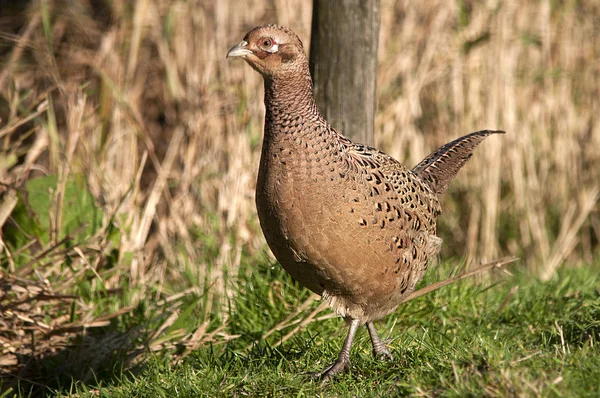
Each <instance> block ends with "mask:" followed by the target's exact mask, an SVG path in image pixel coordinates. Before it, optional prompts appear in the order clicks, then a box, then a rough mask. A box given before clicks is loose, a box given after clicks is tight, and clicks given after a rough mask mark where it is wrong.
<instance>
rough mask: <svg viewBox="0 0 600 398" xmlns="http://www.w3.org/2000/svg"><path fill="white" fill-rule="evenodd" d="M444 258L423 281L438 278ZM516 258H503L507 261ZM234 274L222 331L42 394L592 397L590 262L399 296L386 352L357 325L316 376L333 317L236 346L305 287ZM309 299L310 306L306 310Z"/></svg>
mask: <svg viewBox="0 0 600 398" xmlns="http://www.w3.org/2000/svg"><path fill="white" fill-rule="evenodd" d="M452 267H453V265H451V264H450V263H448V264H443V265H440V266H439V267H438V268H437V269H434V270H431V271H430V272H429V273H428V275H427V277H426V280H425V281H424V282H423V284H429V283H432V282H434V281H436V280H439V279H442V278H444V277H446V276H447V275H448V274H449V273H450V272H452V271H455V270H453V268H452ZM516 267H518V265H516V266H515V268H516ZM246 275H247V277H243V278H242V279H241V280H239V281H238V282H237V284H236V285H237V286H238V294H237V296H236V297H235V298H234V299H233V301H232V302H231V305H230V306H231V309H230V312H231V313H230V323H229V326H228V332H230V333H232V334H240V335H241V337H239V338H238V339H235V340H233V341H231V342H229V343H228V344H227V345H226V346H224V345H221V346H206V347H204V348H201V349H198V350H195V351H194V352H193V353H192V354H191V355H189V356H187V357H186V358H184V359H182V360H180V361H178V362H176V363H175V365H173V364H172V363H171V358H170V357H169V355H168V354H166V353H163V354H160V353H159V354H156V355H155V356H153V357H152V358H151V359H150V360H149V361H148V362H146V363H145V364H144V365H143V366H142V367H141V368H140V369H138V370H137V371H135V372H126V373H121V372H120V371H118V370H116V371H115V372H114V377H113V378H112V379H106V378H105V379H103V380H98V381H97V382H94V383H89V384H88V385H83V384H81V383H74V384H73V385H71V386H67V385H65V386H63V387H62V388H60V389H59V390H54V391H53V393H59V394H60V395H69V394H77V395H78V396H82V397H84V396H89V397H97V396H104V397H130V396H138V397H149V396H152V397H173V396H179V397H186V396H189V397H197V396H211V397H212V396H247V395H248V396H330V395H331V396H385V395H391V396H398V395H413V394H416V395H421V394H425V395H427V396H432V395H433V396H438V395H442V396H482V395H488V396H489V395H492V396H514V395H518V396H521V395H525V396H536V395H542V396H597V395H598V394H600V390H599V387H598V385H599V383H598V380H600V346H599V344H600V267H599V266H598V265H595V266H583V267H578V268H569V269H563V270H561V271H560V272H559V273H558V274H557V275H556V276H555V277H554V278H553V279H552V280H551V281H549V282H546V283H542V282H539V281H537V280H535V279H533V278H532V277H531V276H530V275H528V274H526V273H518V272H517V273H516V275H515V276H513V277H508V278H502V280H500V279H498V282H495V283H484V284H476V283H475V282H474V281H462V282H458V283H456V284H454V285H452V286H449V287H446V288H443V289H440V290H438V291H435V292H433V293H431V294H429V295H427V296H424V297H421V298H418V299H416V300H413V301H411V302H408V303H406V304H405V305H403V306H401V307H400V308H399V309H398V310H397V311H396V312H395V313H394V314H392V315H390V316H389V317H387V318H386V319H385V320H383V321H382V322H380V323H379V324H378V328H379V330H380V334H381V335H382V337H383V338H387V339H389V346H390V348H391V350H392V352H393V354H394V356H395V360H394V361H391V362H380V361H378V360H375V359H374V358H372V356H371V352H370V349H371V348H370V343H369V341H368V334H367V333H366V330H364V328H363V330H361V331H360V332H359V334H358V338H357V341H356V343H355V346H354V349H353V351H352V356H351V358H352V368H351V371H350V372H349V373H346V374H344V375H342V376H341V377H340V378H339V379H337V380H336V381H335V382H334V383H330V384H328V385H325V386H322V385H321V384H320V383H318V382H315V381H312V380H311V379H310V377H308V376H307V375H306V372H309V371H316V370H320V369H322V368H324V367H325V366H327V365H328V364H330V362H331V361H333V360H334V359H335V357H336V355H337V352H338V350H339V348H340V346H341V344H342V341H343V338H344V336H345V333H346V331H347V329H346V327H345V325H344V323H343V321H341V320H340V319H328V320H323V321H320V322H313V323H311V324H309V325H308V327H307V328H305V329H303V330H302V331H301V332H299V333H298V334H297V335H295V336H294V337H293V338H291V339H290V340H287V341H286V342H284V343H283V344H281V345H280V346H278V347H275V344H276V343H277V341H278V340H279V339H281V337H282V336H283V335H284V334H285V333H286V332H287V330H283V331H282V332H280V333H275V334H274V335H272V336H271V337H270V338H269V339H267V341H261V342H260V343H258V344H255V345H253V346H252V347H251V348H250V349H247V348H246V347H247V346H248V345H249V344H251V343H252V341H254V339H256V338H258V337H260V336H261V333H263V332H265V331H266V330H269V329H270V328H272V327H273V326H274V325H275V324H276V323H277V322H279V321H281V320H282V319H284V318H285V317H286V316H287V315H289V314H290V313H291V312H292V311H293V309H294V308H295V307H296V306H297V305H299V304H300V303H301V302H302V301H303V300H305V299H306V298H307V297H308V294H307V292H306V291H305V290H302V289H301V288H299V287H298V286H297V285H296V284H294V283H292V282H291V281H290V279H289V277H288V276H287V275H286V274H285V273H284V272H283V271H282V270H281V269H280V267H279V266H273V267H271V266H267V265H264V262H263V264H262V265H258V266H257V267H252V268H249V269H248V272H246ZM317 304H318V303H314V304H313V308H314V307H316V305H317Z"/></svg>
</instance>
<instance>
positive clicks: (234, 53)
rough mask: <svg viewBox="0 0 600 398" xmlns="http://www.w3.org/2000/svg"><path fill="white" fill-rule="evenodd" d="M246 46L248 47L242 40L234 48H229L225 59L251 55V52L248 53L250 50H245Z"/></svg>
mask: <svg viewBox="0 0 600 398" xmlns="http://www.w3.org/2000/svg"><path fill="white" fill-rule="evenodd" d="M247 45H248V42H247V41H246V40H242V41H241V42H239V43H238V44H236V45H235V46H233V47H231V48H230V49H229V51H227V57H226V58H230V57H244V56H246V55H250V54H252V51H250V50H248V49H247V48H246V46H247Z"/></svg>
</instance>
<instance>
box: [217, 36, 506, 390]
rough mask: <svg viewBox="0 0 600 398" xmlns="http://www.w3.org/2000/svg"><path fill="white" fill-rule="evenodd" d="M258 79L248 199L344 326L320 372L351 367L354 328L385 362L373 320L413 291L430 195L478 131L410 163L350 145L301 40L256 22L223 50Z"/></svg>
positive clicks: (478, 137)
mask: <svg viewBox="0 0 600 398" xmlns="http://www.w3.org/2000/svg"><path fill="white" fill-rule="evenodd" d="M231 57H238V58H242V59H243V60H244V61H246V62H247V63H248V64H249V65H250V66H251V67H252V68H254V69H255V70H256V71H257V72H258V73H260V74H261V75H262V76H263V79H264V89H265V90H264V96H265V97H264V102H265V108H266V114H265V126H264V139H263V146H262V153H261V159H260V166H259V171H258V181H257V186H256V206H257V210H258V217H259V220H260V225H261V228H262V231H263V233H264V236H265V238H266V241H267V243H268V245H269V247H270V248H271V250H272V251H273V254H274V255H275V257H276V258H277V260H278V261H279V263H280V264H281V265H282V266H283V268H284V269H285V270H286V271H287V272H288V273H289V274H290V275H291V276H292V277H293V278H294V279H295V280H296V281H298V282H299V283H300V284H301V285H303V286H304V287H306V288H308V289H310V290H312V291H313V292H315V293H317V294H319V295H321V296H322V299H323V300H325V301H326V302H327V303H328V304H329V306H330V307H331V309H332V310H333V311H334V312H335V313H337V314H338V315H340V316H341V317H343V318H344V319H345V321H346V323H348V324H349V331H348V335H347V337H346V340H345V342H344V345H343V347H342V349H341V351H340V353H339V355H338V358H337V360H336V361H335V362H334V363H333V364H332V365H331V366H329V367H327V368H326V369H325V370H324V371H323V372H321V373H320V376H321V378H322V379H324V380H328V379H330V378H332V377H333V376H335V375H336V374H338V373H340V372H342V371H344V370H347V369H348V368H349V366H350V349H351V346H352V342H353V340H354V337H355V335H356V332H357V330H358V328H359V327H360V326H362V325H366V327H367V329H368V332H369V335H370V337H371V342H372V345H373V353H374V355H375V356H377V357H387V358H390V359H393V357H392V354H391V353H390V351H389V349H388V348H387V347H386V345H385V344H384V343H383V341H382V340H381V339H380V338H379V336H378V335H377V331H376V329H375V326H374V325H373V321H376V320H378V319H380V318H382V317H384V316H386V315H388V314H390V313H391V312H393V311H394V310H395V309H396V308H397V307H398V305H399V304H400V303H401V302H402V301H403V300H404V299H405V298H406V297H407V296H408V295H409V294H410V293H411V292H412V291H413V290H414V288H415V285H416V284H417V282H419V280H420V279H421V278H422V277H423V274H424V273H425V270H426V269H427V264H428V262H429V260H430V259H432V258H433V257H435V256H436V255H437V253H438V252H439V250H440V246H441V243H442V240H441V239H440V238H438V237H437V236H436V219H437V217H438V216H439V215H440V212H441V208H440V202H439V197H440V195H441V194H442V193H443V192H444V191H445V190H446V188H447V186H448V183H449V182H450V180H452V179H453V178H454V176H455V175H456V173H457V172H458V171H459V169H460V168H461V167H462V166H463V165H464V164H465V162H466V161H467V160H468V159H469V158H470V157H471V154H472V151H473V149H474V148H475V147H476V146H477V145H478V144H479V143H480V142H481V141H482V140H483V139H484V138H486V137H487V136H488V135H490V134H493V133H503V131H490V130H483V131H478V132H475V133H472V134H469V135H466V136H463V137H461V138H458V139H456V140H454V141H452V142H450V143H448V144H446V145H444V146H442V147H441V148H439V149H438V150H437V151H435V152H433V153H432V154H431V155H429V156H427V157H426V158H425V159H424V160H423V161H421V162H420V163H419V164H418V165H417V166H416V167H415V168H413V169H412V170H410V169H408V168H407V167H405V166H403V165H402V164H401V163H400V162H398V161H397V160H395V159H393V158H392V157H390V156H388V155H386V154H385V153H383V152H381V151H378V150H377V149H375V148H371V147H369V146H365V145H361V144H357V143H354V142H352V141H351V140H350V139H348V138H346V137H344V136H343V135H342V134H341V133H340V132H338V131H336V130H335V129H334V128H333V127H332V126H330V125H329V123H327V121H326V120H325V119H324V118H323V117H322V116H321V115H320V114H319V111H318V110H317V106H316V104H315V100H314V97H313V91H312V80H311V76H310V72H309V68H308V59H307V57H306V54H305V52H304V48H303V46H302V42H301V41H300V39H299V38H298V36H297V35H296V34H295V33H293V32H292V31H291V30H290V29H288V28H285V27H283V26H279V25H263V26H259V27H256V28H254V29H252V30H251V31H250V32H248V34H246V36H245V37H244V39H243V40H242V41H241V42H240V43H238V44H236V45H235V46H234V47H232V48H231V49H230V50H229V52H228V53H227V58H231Z"/></svg>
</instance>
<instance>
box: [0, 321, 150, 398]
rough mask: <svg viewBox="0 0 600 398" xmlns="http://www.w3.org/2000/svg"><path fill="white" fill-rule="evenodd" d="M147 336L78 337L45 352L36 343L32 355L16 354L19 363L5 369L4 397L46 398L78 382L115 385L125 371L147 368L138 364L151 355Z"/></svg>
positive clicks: (0, 376) (137, 332)
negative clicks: (12, 395) (59, 347)
mask: <svg viewBox="0 0 600 398" xmlns="http://www.w3.org/2000/svg"><path fill="white" fill-rule="evenodd" d="M54 337H55V336H50V337H48V340H52V339H53V338H54ZM146 337H147V336H146V332H143V331H142V330H131V331H129V332H125V333H120V332H113V331H111V332H108V333H94V334H86V335H82V334H77V335H74V336H73V337H72V338H71V339H70V341H69V342H68V343H67V344H66V345H65V346H64V347H63V348H62V349H53V350H47V351H46V352H43V353H37V352H36V346H37V345H38V344H39V343H35V342H33V343H32V346H33V349H32V350H31V351H30V353H29V354H16V358H17V361H18V362H17V363H16V364H15V365H14V366H11V367H9V368H5V369H3V370H2V373H1V374H0V383H1V384H0V395H3V394H5V393H6V392H7V391H11V390H12V392H15V393H17V394H18V395H24V396H44V395H46V394H51V393H52V392H53V391H56V390H63V391H64V390H69V389H71V388H72V386H73V385H74V384H75V383H77V384H79V383H82V384H85V385H87V386H94V385H99V384H102V385H106V384H112V383H113V382H115V381H118V380H120V379H121V378H122V377H123V371H124V370H125V369H127V372H128V373H132V374H137V373H138V372H139V371H141V370H142V369H143V364H142V363H137V361H138V360H139V358H141V357H142V354H144V353H146V352H147V349H146V348H143V345H141V344H140V341H144V340H145V339H146ZM30 348H31V347H30Z"/></svg>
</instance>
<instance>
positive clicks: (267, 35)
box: [227, 24, 308, 79]
mask: <svg viewBox="0 0 600 398" xmlns="http://www.w3.org/2000/svg"><path fill="white" fill-rule="evenodd" d="M230 57H240V58H242V59H243V60H244V61H246V62H247V63H248V64H249V65H250V66H251V67H252V68H254V69H255V70H256V71H257V72H258V73H260V74H261V75H262V76H263V77H264V78H265V79H271V78H274V77H285V76H286V75H289V74H292V75H293V74H298V72H299V71H304V70H308V61H307V58H306V54H305V53H304V47H303V46H302V42H301V41H300V39H299V38H298V36H296V34H295V33H294V32H292V31H291V30H289V29H288V28H285V27H283V26H279V25H274V24H271V25H263V26H258V27H256V28H254V29H252V30H251V31H250V32H248V33H247V34H246V36H245V37H244V40H242V41H241V42H239V43H238V44H236V45H235V46H233V47H232V48H231V49H230V50H229V52H227V58H230Z"/></svg>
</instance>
